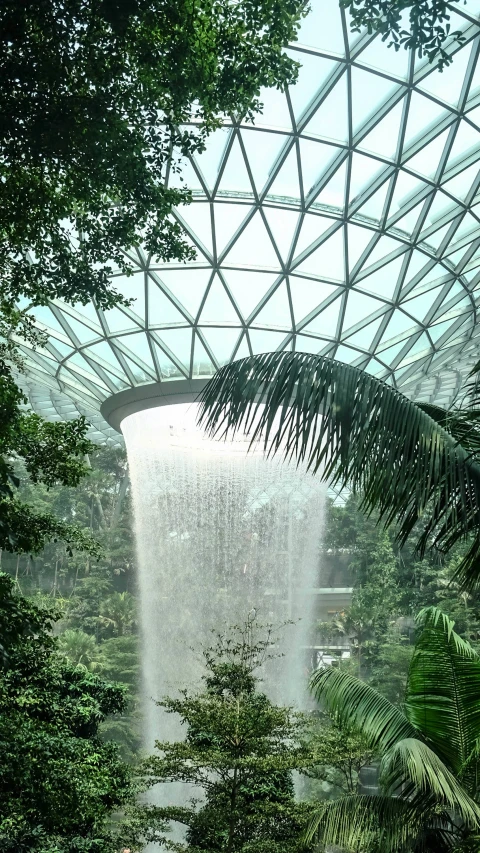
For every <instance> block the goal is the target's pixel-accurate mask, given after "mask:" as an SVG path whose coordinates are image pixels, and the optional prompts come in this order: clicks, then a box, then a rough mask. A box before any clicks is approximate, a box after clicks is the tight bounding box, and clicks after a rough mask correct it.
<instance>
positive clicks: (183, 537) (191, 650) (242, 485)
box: [122, 404, 325, 750]
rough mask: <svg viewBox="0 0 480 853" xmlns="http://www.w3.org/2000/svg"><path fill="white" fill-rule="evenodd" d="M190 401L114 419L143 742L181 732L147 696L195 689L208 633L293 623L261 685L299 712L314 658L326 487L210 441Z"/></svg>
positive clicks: (243, 448) (242, 442)
mask: <svg viewBox="0 0 480 853" xmlns="http://www.w3.org/2000/svg"><path fill="white" fill-rule="evenodd" d="M195 415H196V406H195V405H194V404H192V405H190V406H187V405H177V406H170V407H161V408H157V409H149V410H147V411H143V412H139V413H137V414H134V415H130V416H129V417H127V418H126V419H125V420H124V421H123V423H122V431H123V434H124V436H125V440H126V444H127V451H128V461H129V469H130V477H131V483H132V492H133V507H134V518H135V534H136V543H137V556H138V575H139V594H140V608H141V627H142V637H143V679H144V695H145V746H146V748H147V749H149V750H151V749H152V747H153V744H154V741H155V739H163V740H168V739H170V738H176V737H178V732H177V731H176V730H175V728H174V726H175V724H174V721H173V718H172V717H171V716H170V715H168V716H167V715H165V714H164V713H163V712H161V710H160V709H158V708H157V707H156V705H155V703H154V701H153V700H158V699H159V698H161V697H162V696H163V695H166V694H168V695H175V694H176V693H177V692H178V690H180V689H182V688H184V687H185V686H187V685H188V686H190V687H191V686H192V685H196V684H197V683H198V677H199V675H200V674H201V649H202V646H203V645H204V644H205V643H206V642H207V643H208V641H209V640H210V639H211V636H210V631H211V629H212V628H218V627H220V628H222V626H224V625H225V623H228V624H233V623H240V622H244V621H245V619H246V618H247V615H248V614H249V613H251V612H252V611H253V610H254V611H255V612H256V617H257V619H258V620H259V621H260V622H261V623H266V622H273V623H277V624H278V623H279V622H281V621H284V620H290V619H291V620H293V624H292V625H289V626H288V627H287V628H285V629H284V638H285V639H284V648H283V652H284V654H285V656H284V658H282V659H281V660H280V661H279V664H278V665H279V672H277V674H276V677H275V678H270V679H268V678H267V683H266V686H265V689H266V690H267V692H268V693H269V695H270V696H271V698H272V699H273V700H274V701H277V702H281V703H283V704H294V705H297V706H301V705H302V704H303V702H304V700H305V687H306V681H307V678H306V674H307V670H308V666H309V662H310V657H309V654H308V651H307V647H308V645H309V643H310V634H311V629H312V621H313V605H312V602H313V601H314V596H312V594H311V588H312V587H316V586H317V587H318V586H319V544H320V536H321V531H322V517H323V509H324V503H325V488H324V487H323V485H322V484H320V482H319V480H318V479H316V478H314V477H312V476H311V475H310V474H306V473H304V472H302V471H301V470H299V469H298V468H296V467H294V466H293V465H288V464H285V463H281V462H280V461H276V460H268V459H265V458H264V456H263V453H262V451H261V449H260V448H256V449H254V450H253V451H252V452H250V453H249V454H247V447H248V443H247V439H246V438H245V437H244V436H241V437H239V438H237V439H235V440H234V441H229V442H228V443H225V442H218V441H211V440H209V439H207V438H206V437H205V436H204V434H203V432H202V431H200V430H199V429H198V427H197V426H196V425H195Z"/></svg>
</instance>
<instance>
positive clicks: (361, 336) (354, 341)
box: [344, 317, 382, 350]
mask: <svg viewBox="0 0 480 853" xmlns="http://www.w3.org/2000/svg"><path fill="white" fill-rule="evenodd" d="M381 322H382V317H379V318H378V320H374V321H373V323H368V325H366V326H364V327H363V329H360V331H358V332H355V333H354V334H353V335H349V334H348V332H345V333H344V336H345V338H346V340H347V342H348V344H349V345H351V346H353V347H359V348H360V349H362V350H368V349H369V348H370V347H371V345H372V343H373V339H374V337H375V335H376V334H377V331H378V328H379V326H380V323H381Z"/></svg>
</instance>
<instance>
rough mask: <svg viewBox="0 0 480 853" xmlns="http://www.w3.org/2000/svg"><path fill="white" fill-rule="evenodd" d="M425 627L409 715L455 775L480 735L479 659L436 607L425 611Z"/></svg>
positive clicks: (408, 695) (422, 619)
mask: <svg viewBox="0 0 480 853" xmlns="http://www.w3.org/2000/svg"><path fill="white" fill-rule="evenodd" d="M417 620H418V622H419V623H420V625H421V626H422V630H421V634H420V636H419V638H418V640H417V642H416V644H415V651H414V653H413V657H412V661H411V664H410V669H409V676H408V684H407V692H406V699H405V713H406V716H407V717H408V719H409V721H410V723H411V724H412V726H414V727H415V728H416V729H418V730H420V731H421V732H422V733H423V735H424V737H425V739H426V740H427V742H428V743H429V744H430V745H431V746H433V748H434V749H435V751H436V752H437V754H438V755H440V756H441V757H442V758H443V759H444V760H445V761H446V762H447V763H448V765H449V766H450V768H451V769H453V770H454V771H455V772H456V773H460V772H461V769H462V767H463V766H464V765H465V763H466V762H467V761H468V758H469V756H470V755H471V753H472V750H473V749H474V748H475V743H476V742H477V739H478V736H479V733H480V659H479V657H478V655H477V653H476V652H475V650H474V649H472V647H471V646H470V644H469V643H467V642H466V641H465V640H463V639H462V638H461V637H459V636H458V634H456V633H455V631H454V630H453V626H454V622H452V620H451V619H449V617H448V616H446V615H445V614H444V613H442V612H441V611H440V610H438V609H437V608H435V607H430V608H428V609H426V610H423V611H421V612H420V613H419V614H418V617H417Z"/></svg>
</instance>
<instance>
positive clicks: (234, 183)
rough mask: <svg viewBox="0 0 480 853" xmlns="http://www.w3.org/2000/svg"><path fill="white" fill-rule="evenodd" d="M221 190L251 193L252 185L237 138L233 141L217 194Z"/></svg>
mask: <svg viewBox="0 0 480 853" xmlns="http://www.w3.org/2000/svg"><path fill="white" fill-rule="evenodd" d="M223 190H237V191H239V192H252V185H251V182H250V178H249V176H248V172H247V167H246V166H245V160H244V158H243V154H242V149H241V148H240V143H239V141H238V139H237V137H235V139H234V140H233V143H232V147H231V148H230V151H229V154H228V158H227V162H226V163H225V167H224V169H223V172H222V177H221V179H220V184H219V186H218V191H219V192H222V191H223Z"/></svg>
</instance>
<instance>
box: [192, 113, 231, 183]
mask: <svg viewBox="0 0 480 853" xmlns="http://www.w3.org/2000/svg"><path fill="white" fill-rule="evenodd" d="M229 133H230V130H229V129H228V128H224V127H221V128H220V129H219V130H216V131H215V132H214V133H212V134H211V135H210V136H209V138H208V141H207V147H206V150H205V151H204V152H203V153H202V154H197V155H196V157H195V162H196V164H197V166H198V167H199V169H200V172H201V173H202V175H203V177H204V178H205V181H206V183H207V186H209V187H210V189H213V187H214V186H215V182H216V180H217V177H218V169H219V166H220V162H221V159H222V157H223V152H224V151H225V146H226V144H227V140H228V135H229Z"/></svg>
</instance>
